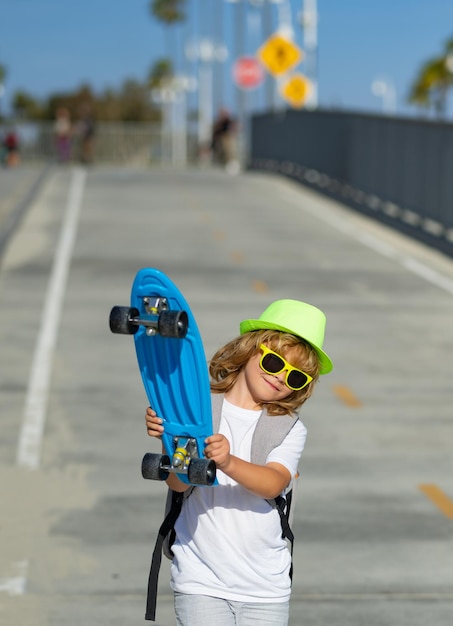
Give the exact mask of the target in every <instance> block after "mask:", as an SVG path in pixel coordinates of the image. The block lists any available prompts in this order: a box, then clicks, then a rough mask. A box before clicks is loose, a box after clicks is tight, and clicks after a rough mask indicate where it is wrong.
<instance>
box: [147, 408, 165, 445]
mask: <svg viewBox="0 0 453 626" xmlns="http://www.w3.org/2000/svg"><path fill="white" fill-rule="evenodd" d="M145 421H146V430H147V432H148V435H149V436H150V437H157V438H158V439H160V437H161V435H162V433H163V432H164V427H163V426H162V419H161V418H160V417H157V414H156V411H155V410H154V409H152V408H151V407H150V406H149V407H148V408H147V409H146V415H145Z"/></svg>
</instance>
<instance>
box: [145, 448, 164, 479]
mask: <svg viewBox="0 0 453 626" xmlns="http://www.w3.org/2000/svg"><path fill="white" fill-rule="evenodd" d="M169 465H170V458H169V457H168V456H167V455H166V454H151V452H148V453H147V454H145V456H144V457H143V460H142V476H143V478H147V479H149V480H167V478H168V474H169V473H168V471H167V470H165V469H163V468H164V467H165V466H166V467H168V466H169Z"/></svg>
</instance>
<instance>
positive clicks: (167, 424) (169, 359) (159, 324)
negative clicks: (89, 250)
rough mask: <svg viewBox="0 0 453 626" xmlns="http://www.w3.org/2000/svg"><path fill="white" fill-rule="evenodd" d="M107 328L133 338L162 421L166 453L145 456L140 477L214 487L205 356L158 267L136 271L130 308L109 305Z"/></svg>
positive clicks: (191, 321) (187, 313)
mask: <svg viewBox="0 0 453 626" xmlns="http://www.w3.org/2000/svg"><path fill="white" fill-rule="evenodd" d="M110 330H111V331H112V332H113V333H120V334H126V335H134V340H135V349H136V353H137V360H138V366H139V368H140V373H141V376H142V380H143V384H144V386H145V390H146V395H147V397H148V401H149V403H150V406H152V408H153V409H154V410H155V411H156V413H157V415H159V417H161V418H162V419H163V426H164V433H163V435H162V442H163V445H164V450H165V454H152V453H148V454H145V456H144V457H143V461H142V475H143V477H144V478H149V479H152V480H166V479H167V478H168V475H169V473H170V472H173V473H176V474H177V475H178V477H179V478H180V480H182V481H183V482H185V483H186V484H191V485H213V484H215V483H216V465H215V463H214V461H212V460H211V461H210V460H208V459H206V458H204V457H203V450H204V447H205V443H204V441H205V439H206V437H209V435H211V434H212V410H211V396H210V388H209V377H208V370H207V365H206V358H205V354H204V349H203V343H202V340H201V336H200V333H199V331H198V327H197V324H196V322H195V318H194V317H193V315H192V312H191V310H190V307H189V305H188V304H187V302H186V300H185V299H184V297H183V295H182V294H181V292H180V291H179V289H178V288H177V287H176V285H175V284H174V283H173V282H172V281H171V280H170V279H169V278H168V276H166V275H165V274H164V273H163V272H161V271H160V270H158V269H154V268H145V269H142V270H140V271H139V272H138V273H137V275H136V277H135V280H134V283H133V285H132V292H131V306H130V307H124V306H115V307H113V309H112V310H111V312H110Z"/></svg>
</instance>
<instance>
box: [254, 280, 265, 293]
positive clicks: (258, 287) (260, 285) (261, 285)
mask: <svg viewBox="0 0 453 626" xmlns="http://www.w3.org/2000/svg"><path fill="white" fill-rule="evenodd" d="M253 289H254V290H255V291H258V292H260V293H264V292H266V291H268V290H269V288H268V286H267V284H266V283H265V282H264V280H254V281H253Z"/></svg>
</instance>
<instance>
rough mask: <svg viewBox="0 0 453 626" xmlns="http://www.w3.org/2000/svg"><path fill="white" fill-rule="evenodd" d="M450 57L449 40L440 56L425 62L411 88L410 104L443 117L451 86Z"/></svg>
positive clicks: (452, 45)
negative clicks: (432, 110) (430, 110)
mask: <svg viewBox="0 0 453 626" xmlns="http://www.w3.org/2000/svg"><path fill="white" fill-rule="evenodd" d="M452 55H453V39H450V40H448V41H447V42H446V44H445V47H444V50H443V52H442V54H441V55H440V56H438V57H434V58H432V59H428V60H427V61H425V63H424V64H423V65H422V67H421V68H420V70H419V72H418V74H417V76H416V78H415V80H414V82H413V84H412V86H411V89H410V93H409V98H408V100H409V102H410V103H412V104H415V105H416V106H420V107H424V108H427V109H431V108H432V109H434V111H435V112H436V113H437V114H438V115H445V112H446V107H447V97H448V92H449V90H450V89H451V87H452V86H453V67H452V65H451V63H452V60H453V59H452Z"/></svg>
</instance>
